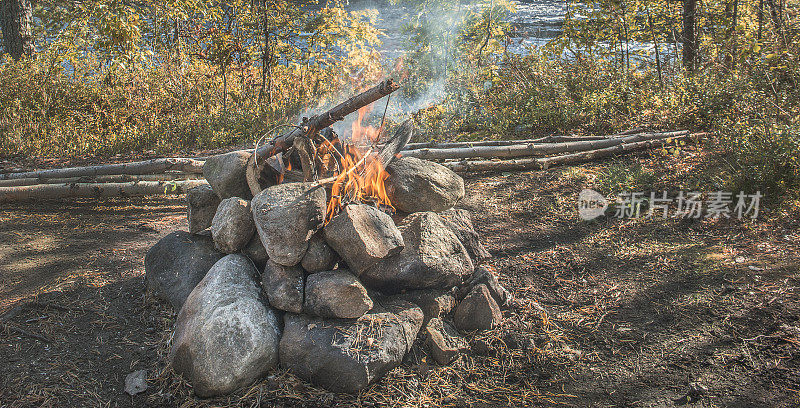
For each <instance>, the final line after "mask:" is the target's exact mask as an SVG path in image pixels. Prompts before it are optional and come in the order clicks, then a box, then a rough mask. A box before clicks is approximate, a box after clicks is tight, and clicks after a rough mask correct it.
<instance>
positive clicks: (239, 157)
mask: <svg viewBox="0 0 800 408" xmlns="http://www.w3.org/2000/svg"><path fill="white" fill-rule="evenodd" d="M251 155H252V153H250V152H248V151H244V150H238V151H235V152H230V153H225V154H219V155H216V156H211V157H209V158H207V159H206V162H205V164H203V176H204V177H205V178H206V181H208V184H210V185H211V188H212V189H214V192H215V193H217V196H219V198H220V199H226V198H229V197H241V198H244V199H245V200H249V199H250V198H251V197H253V195H252V194H251V193H250V187H249V186H248V185H247V178H246V171H247V161H248V159H249V158H250V156H251Z"/></svg>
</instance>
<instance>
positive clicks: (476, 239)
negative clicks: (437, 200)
mask: <svg viewBox="0 0 800 408" xmlns="http://www.w3.org/2000/svg"><path fill="white" fill-rule="evenodd" d="M439 216H440V217H442V219H443V220H444V223H445V225H447V226H448V227H449V228H450V231H453V233H454V234H456V236H457V237H458V240H459V241H461V243H462V244H464V248H466V249H467V252H468V253H469V255H470V256H471V257H472V259H473V260H474V261H475V263H481V262H483V261H485V260H487V259H489V258H491V257H492V254H490V253H489V251H487V250H486V248H485V247H484V246H483V243H482V242H481V238H480V236H479V235H478V233H477V232H475V227H474V226H473V225H472V216H471V215H470V213H469V211H467V210H464V209H460V208H451V209H449V210H447V211H442V212H440V213H439Z"/></svg>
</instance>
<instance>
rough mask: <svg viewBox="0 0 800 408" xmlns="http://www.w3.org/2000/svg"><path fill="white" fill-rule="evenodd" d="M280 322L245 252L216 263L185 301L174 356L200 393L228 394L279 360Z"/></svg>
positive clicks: (174, 362) (177, 368)
mask: <svg viewBox="0 0 800 408" xmlns="http://www.w3.org/2000/svg"><path fill="white" fill-rule="evenodd" d="M280 335H281V329H280V322H279V318H278V315H277V313H276V312H275V311H274V310H272V309H271V308H269V307H268V306H267V305H266V303H265V299H264V298H263V297H262V296H261V288H260V287H259V285H258V282H257V271H256V270H255V269H254V268H253V265H252V263H251V262H250V260H249V259H247V258H246V257H245V256H243V255H228V256H226V257H225V258H222V259H221V260H220V261H219V262H217V263H216V264H215V265H214V267H213V268H211V270H210V271H208V274H207V275H206V277H205V278H203V280H202V281H201V282H200V284H198V285H197V287H196V288H195V289H194V290H193V291H192V294H191V295H189V298H188V299H186V303H185V304H184V305H183V308H182V309H181V311H180V313H179V314H178V319H177V321H176V322H175V334H174V336H173V343H172V350H171V352H170V359H171V361H172V367H173V368H174V369H175V371H176V372H177V373H179V374H181V375H182V376H184V377H185V378H186V379H188V380H189V381H190V382H191V383H192V388H193V389H194V392H195V393H196V394H197V395H198V396H200V397H214V396H219V395H225V394H229V393H231V392H233V391H234V390H236V389H238V388H241V387H244V386H247V385H249V384H251V383H253V382H254V381H256V380H258V379H259V378H261V377H263V376H264V375H265V374H266V373H267V371H269V370H270V369H272V368H274V367H275V366H276V365H277V364H278V345H279V342H280Z"/></svg>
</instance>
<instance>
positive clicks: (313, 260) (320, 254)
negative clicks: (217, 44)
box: [300, 231, 339, 273]
mask: <svg viewBox="0 0 800 408" xmlns="http://www.w3.org/2000/svg"><path fill="white" fill-rule="evenodd" d="M338 261H339V255H338V254H337V253H336V252H335V251H334V250H333V248H331V247H330V245H328V243H327V242H325V237H324V236H323V233H322V231H318V232H317V233H316V234H314V236H313V237H311V240H309V241H308V250H306V254H305V255H304V256H303V260H301V261H300V265H301V266H302V267H303V269H305V271H306V272H308V273H317V272H322V271H330V270H332V269H333V267H334V266H336V263H337V262H338Z"/></svg>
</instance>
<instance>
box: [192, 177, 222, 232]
mask: <svg viewBox="0 0 800 408" xmlns="http://www.w3.org/2000/svg"><path fill="white" fill-rule="evenodd" d="M219 201H220V200H219V196H217V193H215V192H214V190H212V189H211V186H209V185H207V184H203V185H201V186H197V187H194V188H190V189H189V191H187V192H186V212H187V214H186V215H187V216H186V218H187V219H188V221H189V233H191V234H197V233H198V232H201V231H203V230H205V229H207V228H208V227H210V226H211V221H212V220H213V219H214V214H216V213H217V206H218V205H219Z"/></svg>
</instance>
